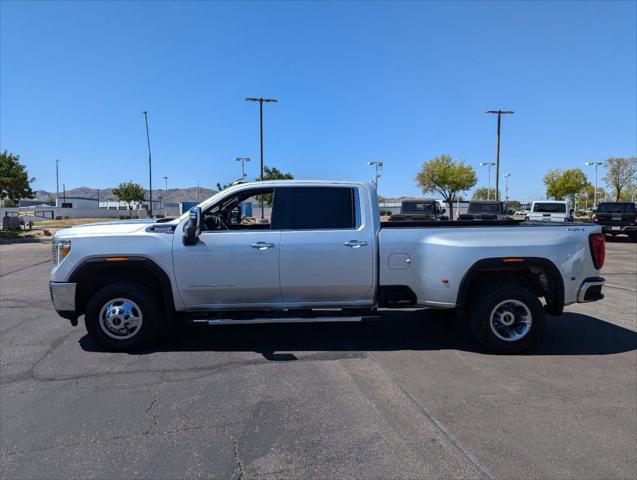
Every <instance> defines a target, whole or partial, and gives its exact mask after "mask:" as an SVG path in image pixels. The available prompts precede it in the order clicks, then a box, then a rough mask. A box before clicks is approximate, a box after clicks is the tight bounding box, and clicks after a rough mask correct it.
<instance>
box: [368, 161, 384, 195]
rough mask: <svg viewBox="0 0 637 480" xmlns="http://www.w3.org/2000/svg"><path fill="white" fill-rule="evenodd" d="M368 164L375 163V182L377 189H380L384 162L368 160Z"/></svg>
mask: <svg viewBox="0 0 637 480" xmlns="http://www.w3.org/2000/svg"><path fill="white" fill-rule="evenodd" d="M367 165H373V166H374V169H375V173H374V180H373V183H374V185H376V191H378V178H379V177H380V171H381V169H382V168H383V162H367Z"/></svg>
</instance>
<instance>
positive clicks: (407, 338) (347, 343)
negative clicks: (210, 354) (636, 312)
mask: <svg viewBox="0 0 637 480" xmlns="http://www.w3.org/2000/svg"><path fill="white" fill-rule="evenodd" d="M546 327H547V328H546V330H545V332H544V336H543V338H542V340H541V341H540V343H539V345H538V346H537V347H536V348H535V350H533V351H532V352H529V353H528V354H527V355H609V354H615V353H622V352H629V351H633V350H637V333H636V332H634V331H632V330H629V329H627V328H624V327H620V326H618V325H614V324H612V323H609V322H606V321H604V320H600V319H598V318H595V317H591V316H588V315H582V314H578V313H565V314H564V315H562V316H561V317H558V318H556V317H547V325H546ZM176 330H177V329H176ZM80 346H81V347H82V348H83V349H84V350H86V351H91V352H102V351H104V350H103V349H102V348H101V347H100V346H99V345H97V344H96V343H95V342H93V341H92V340H91V339H90V338H89V337H88V336H84V337H82V338H81V339H80ZM450 349H453V350H461V351H468V352H478V353H485V354H486V353H487V352H486V351H485V350H484V349H483V348H482V347H481V346H480V345H479V344H478V343H477V342H476V341H475V340H474V339H473V338H471V336H470V335H469V334H468V333H466V332H465V330H464V327H463V325H462V324H461V322H459V321H458V320H456V319H455V318H453V317H452V315H449V314H444V313H440V312H436V311H432V310H421V311H413V312H391V311H389V312H387V311H385V312H383V319H382V320H378V321H373V322H364V323H314V324H312V323H307V324H274V325H232V326H194V325H185V326H184V327H183V328H181V329H178V330H177V331H176V332H175V333H173V334H172V335H170V336H166V337H165V338H163V339H162V340H160V341H159V342H158V343H157V344H156V345H155V346H154V347H153V348H151V349H147V350H143V351H138V352H134V353H133V354H134V355H144V354H147V353H154V352H175V351H182V352H196V351H218V352H232V351H252V352H257V353H260V354H262V355H263V356H264V358H266V359H267V360H272V361H293V360H296V359H297V357H296V356H295V355H294V354H292V353H277V352H303V351H312V352H361V353H358V354H354V355H352V354H349V355H345V356H343V355H336V356H337V357H339V358H340V357H343V358H344V357H351V356H364V353H362V352H366V351H391V350H397V351H398V350H450Z"/></svg>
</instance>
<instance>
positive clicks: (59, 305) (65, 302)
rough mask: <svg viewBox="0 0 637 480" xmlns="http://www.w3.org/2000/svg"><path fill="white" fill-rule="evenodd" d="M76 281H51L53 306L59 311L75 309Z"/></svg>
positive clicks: (50, 288)
mask: <svg viewBox="0 0 637 480" xmlns="http://www.w3.org/2000/svg"><path fill="white" fill-rule="evenodd" d="M76 287H77V284H76V283H66V282H49V290H50V291H51V300H52V301H53V306H54V307H55V309H56V310H57V311H59V312H74V311H75V289H76Z"/></svg>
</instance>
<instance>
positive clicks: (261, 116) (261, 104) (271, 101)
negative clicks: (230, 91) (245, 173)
mask: <svg viewBox="0 0 637 480" xmlns="http://www.w3.org/2000/svg"><path fill="white" fill-rule="evenodd" d="M245 101H246V102H259V138H260V145H261V174H260V176H259V180H261V181H263V102H265V103H278V100H276V99H275V98H262V97H259V98H254V97H248V98H246V99H245ZM263 205H264V197H263V195H261V218H263Z"/></svg>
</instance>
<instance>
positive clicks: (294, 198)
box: [276, 187, 358, 230]
mask: <svg viewBox="0 0 637 480" xmlns="http://www.w3.org/2000/svg"><path fill="white" fill-rule="evenodd" d="M279 202H280V203H279ZM357 203H358V202H357V201H356V192H355V189H354V188H351V187H286V188H280V189H278V190H277V210H278V208H279V207H280V208H281V217H280V218H281V225H280V228H282V229H283V230H333V229H340V230H342V229H349V230H353V229H355V228H356V227H357V223H358V222H357V214H356V205H357ZM276 223H278V222H276ZM277 226H278V225H277Z"/></svg>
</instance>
